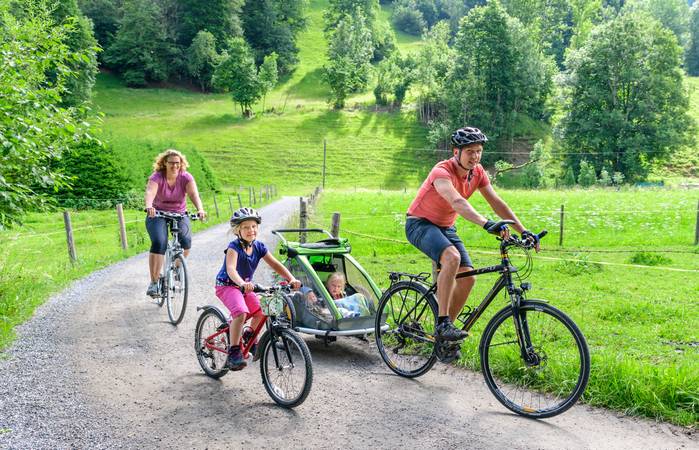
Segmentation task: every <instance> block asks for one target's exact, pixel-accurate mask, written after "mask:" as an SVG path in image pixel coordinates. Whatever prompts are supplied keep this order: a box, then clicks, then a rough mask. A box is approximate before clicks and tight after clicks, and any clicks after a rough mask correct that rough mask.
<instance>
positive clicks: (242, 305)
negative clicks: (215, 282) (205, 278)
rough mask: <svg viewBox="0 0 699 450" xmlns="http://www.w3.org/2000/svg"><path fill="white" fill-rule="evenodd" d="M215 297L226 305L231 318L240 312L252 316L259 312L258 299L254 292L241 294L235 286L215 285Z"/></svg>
mask: <svg viewBox="0 0 699 450" xmlns="http://www.w3.org/2000/svg"><path fill="white" fill-rule="evenodd" d="M216 297H218V298H219V300H221V301H222V302H223V304H224V305H226V308H228V311H230V312H231V317H233V318H235V317H238V316H239V315H241V314H247V315H248V317H252V316H254V315H255V314H257V313H258V312H260V299H259V298H258V297H257V294H255V293H254V292H248V293H247V294H243V293H242V292H240V289H238V288H237V287H235V286H216Z"/></svg>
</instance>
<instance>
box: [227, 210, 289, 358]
mask: <svg viewBox="0 0 699 450" xmlns="http://www.w3.org/2000/svg"><path fill="white" fill-rule="evenodd" d="M260 223H262V217H260V214H259V213H258V212H257V211H255V210H254V209H252V208H240V209H239V210H237V211H236V212H234V213H233V216H232V217H231V220H230V224H231V231H232V233H233V234H235V235H236V236H237V238H236V239H234V240H232V241H231V242H230V243H229V244H228V247H227V248H226V250H225V251H224V253H225V254H226V256H225V258H224V261H223V266H222V267H221V270H220V271H219V272H218V275H216V297H218V298H219V299H220V300H221V301H222V302H223V304H224V305H226V308H228V310H229V311H230V313H231V317H232V319H231V323H230V341H229V342H230V347H229V348H228V360H227V361H226V366H227V367H228V368H229V369H230V370H241V369H243V368H244V367H245V366H246V365H247V364H246V362H245V359H244V358H243V354H242V352H241V347H240V344H241V342H240V340H241V337H242V333H243V326H244V324H245V321H246V320H247V318H248V317H252V321H251V324H250V326H251V327H252V328H253V329H257V327H258V326H259V325H260V323H261V322H262V321H264V319H265V316H264V314H263V313H262V310H261V309H260V299H259V298H258V297H257V295H256V294H255V293H254V292H253V289H254V284H253V283H252V276H253V274H254V273H255V270H256V269H257V265H258V264H259V262H260V260H264V261H265V262H266V263H267V264H268V265H269V266H270V267H271V268H272V269H273V270H274V271H275V272H277V273H278V274H279V275H280V276H282V277H284V278H285V279H286V280H288V281H289V283H290V284H291V287H293V288H294V289H298V288H299V287H300V286H301V282H300V281H299V280H297V279H296V278H294V276H293V275H292V274H291V273H290V272H289V270H287V268H286V267H284V266H283V265H282V263H280V262H279V261H277V259H276V258H275V257H274V256H272V254H271V253H270V252H269V251H268V250H267V247H266V246H265V244H263V243H262V242H260V241H258V240H256V239H257V233H258V226H259V225H260ZM255 348H256V347H253V351H252V352H251V353H253V354H254V353H255V351H254V349H255Z"/></svg>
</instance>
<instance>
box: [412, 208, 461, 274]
mask: <svg viewBox="0 0 699 450" xmlns="http://www.w3.org/2000/svg"><path fill="white" fill-rule="evenodd" d="M405 236H406V237H407V238H408V242H410V243H411V244H413V245H414V246H415V247H417V248H418V249H419V250H420V251H421V252H422V253H424V254H426V255H427V256H429V257H430V258H431V259H432V260H433V261H434V262H436V263H437V266H438V267H439V257H440V256H442V253H443V252H444V250H445V249H446V248H447V247H449V246H452V245H453V246H454V247H456V249H457V250H458V251H459V254H460V255H461V264H460V265H461V267H473V263H472V262H471V257H470V256H468V252H467V251H466V247H464V243H463V242H461V238H459V235H458V234H456V227H453V226H451V227H439V226H437V225H435V224H433V223H432V222H430V221H429V220H427V219H422V218H419V217H410V216H409V217H408V219H407V220H406V221H405Z"/></svg>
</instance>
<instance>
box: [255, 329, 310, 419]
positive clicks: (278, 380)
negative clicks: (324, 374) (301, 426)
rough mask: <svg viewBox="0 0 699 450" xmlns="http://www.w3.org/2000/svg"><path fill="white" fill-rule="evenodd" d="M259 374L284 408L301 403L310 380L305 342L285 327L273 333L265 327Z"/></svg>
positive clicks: (306, 395) (308, 390)
mask: <svg viewBox="0 0 699 450" xmlns="http://www.w3.org/2000/svg"><path fill="white" fill-rule="evenodd" d="M259 345H260V350H258V351H260V352H262V353H261V355H262V357H261V359H260V374H261V375H262V384H264V386H265V389H266V390H267V393H268V394H269V396H270V397H272V400H274V401H275V402H277V404H279V405H281V406H283V407H285V408H293V407H295V406H298V405H300V404H301V403H303V402H304V400H306V397H308V393H309V392H310V390H311V385H312V384H313V365H312V362H311V352H310V351H309V350H308V346H306V342H304V340H303V339H302V338H301V336H299V335H298V334H296V333H295V332H294V331H292V330H290V329H288V328H279V329H276V330H275V331H274V335H272V333H270V332H269V331H265V334H263V335H262V338H261V339H260V343H259Z"/></svg>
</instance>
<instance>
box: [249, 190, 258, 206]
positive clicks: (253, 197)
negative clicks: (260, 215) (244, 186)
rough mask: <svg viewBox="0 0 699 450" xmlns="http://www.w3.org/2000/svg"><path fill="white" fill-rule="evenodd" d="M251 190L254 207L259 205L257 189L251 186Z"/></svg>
mask: <svg viewBox="0 0 699 450" xmlns="http://www.w3.org/2000/svg"><path fill="white" fill-rule="evenodd" d="M250 189H251V190H252V204H253V205H254V204H256V203H257V195H255V188H254V187H252V186H250Z"/></svg>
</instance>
